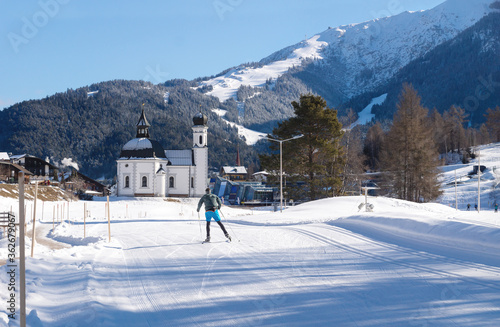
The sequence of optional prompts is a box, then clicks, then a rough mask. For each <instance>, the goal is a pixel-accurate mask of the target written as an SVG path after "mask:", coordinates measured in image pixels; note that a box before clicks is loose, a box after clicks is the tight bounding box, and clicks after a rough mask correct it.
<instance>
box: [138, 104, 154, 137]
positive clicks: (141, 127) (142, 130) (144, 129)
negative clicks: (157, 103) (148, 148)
mask: <svg viewBox="0 0 500 327" xmlns="http://www.w3.org/2000/svg"><path fill="white" fill-rule="evenodd" d="M150 126H151V125H149V123H148V120H147V119H146V115H145V114H144V108H142V114H141V117H140V118H139V121H138V122H137V135H136V136H135V137H136V138H147V139H148V138H149V127H150Z"/></svg>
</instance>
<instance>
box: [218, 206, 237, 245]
mask: <svg viewBox="0 0 500 327" xmlns="http://www.w3.org/2000/svg"><path fill="white" fill-rule="evenodd" d="M219 212H220V213H221V214H222V217H224V221H227V219H226V216H224V214H223V213H222V210H221V209H219ZM228 226H229V229H230V230H231V233H233V235H234V238H235V239H237V240H238V242H239V241H240V239H239V238H238V237H237V236H236V233H235V232H234V230H233V228H232V227H231V225H229V222H228Z"/></svg>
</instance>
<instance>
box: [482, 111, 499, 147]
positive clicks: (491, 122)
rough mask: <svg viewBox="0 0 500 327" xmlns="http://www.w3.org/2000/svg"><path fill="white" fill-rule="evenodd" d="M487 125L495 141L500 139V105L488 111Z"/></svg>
mask: <svg viewBox="0 0 500 327" xmlns="http://www.w3.org/2000/svg"><path fill="white" fill-rule="evenodd" d="M485 116H486V127H487V128H488V130H489V132H490V136H491V138H492V139H493V142H499V141H500V107H496V108H495V109H493V110H492V109H491V108H488V110H487V111H486V115H485Z"/></svg>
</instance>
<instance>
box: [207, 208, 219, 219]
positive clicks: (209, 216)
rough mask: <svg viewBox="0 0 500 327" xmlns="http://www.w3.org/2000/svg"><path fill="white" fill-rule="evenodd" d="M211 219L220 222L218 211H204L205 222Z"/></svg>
mask: <svg viewBox="0 0 500 327" xmlns="http://www.w3.org/2000/svg"><path fill="white" fill-rule="evenodd" d="M212 218H213V219H214V220H215V221H220V216H219V210H215V212H214V211H205V219H206V220H207V221H211V220H212Z"/></svg>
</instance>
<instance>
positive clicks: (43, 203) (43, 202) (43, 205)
mask: <svg viewBox="0 0 500 327" xmlns="http://www.w3.org/2000/svg"><path fill="white" fill-rule="evenodd" d="M44 210H45V201H42V219H41V221H43V211H44Z"/></svg>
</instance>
